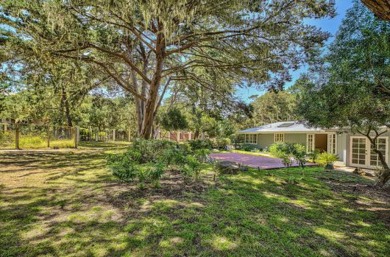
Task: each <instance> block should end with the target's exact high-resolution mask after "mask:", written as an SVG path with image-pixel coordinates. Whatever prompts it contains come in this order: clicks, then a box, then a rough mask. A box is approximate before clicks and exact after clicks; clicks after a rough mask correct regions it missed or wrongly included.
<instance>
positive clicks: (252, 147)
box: [236, 143, 261, 152]
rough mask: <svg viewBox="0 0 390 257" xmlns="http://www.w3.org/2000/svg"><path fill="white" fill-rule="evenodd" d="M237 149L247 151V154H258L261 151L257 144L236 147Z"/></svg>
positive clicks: (243, 144) (244, 144)
mask: <svg viewBox="0 0 390 257" xmlns="http://www.w3.org/2000/svg"><path fill="white" fill-rule="evenodd" d="M236 147H237V149H240V150H243V151H246V152H256V151H261V148H260V147H259V145H257V144H249V143H242V144H237V145H236Z"/></svg>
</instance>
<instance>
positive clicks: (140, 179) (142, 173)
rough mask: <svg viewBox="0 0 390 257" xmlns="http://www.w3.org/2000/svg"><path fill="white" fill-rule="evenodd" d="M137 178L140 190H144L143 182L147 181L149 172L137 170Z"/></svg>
mask: <svg viewBox="0 0 390 257" xmlns="http://www.w3.org/2000/svg"><path fill="white" fill-rule="evenodd" d="M136 175H137V178H138V186H139V188H140V189H144V188H145V182H146V180H147V179H148V175H149V172H148V171H147V170H145V169H142V168H141V169H138V170H137V173H136Z"/></svg>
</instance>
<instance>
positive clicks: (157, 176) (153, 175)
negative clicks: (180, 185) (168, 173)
mask: <svg viewBox="0 0 390 257" xmlns="http://www.w3.org/2000/svg"><path fill="white" fill-rule="evenodd" d="M164 168H165V164H164V163H162V162H158V163H156V165H155V166H154V167H153V168H150V169H149V170H148V173H147V177H148V178H150V179H151V181H152V183H153V185H154V186H155V187H160V180H161V177H162V175H163V174H164Z"/></svg>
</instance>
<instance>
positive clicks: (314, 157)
mask: <svg viewBox="0 0 390 257" xmlns="http://www.w3.org/2000/svg"><path fill="white" fill-rule="evenodd" d="M320 153H321V152H320V150H318V149H316V150H314V151H313V152H311V153H309V154H308V157H309V158H310V159H311V161H312V162H314V163H315V162H316V161H317V158H318V156H319V155H320Z"/></svg>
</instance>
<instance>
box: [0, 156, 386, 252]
mask: <svg viewBox="0 0 390 257" xmlns="http://www.w3.org/2000/svg"><path fill="white" fill-rule="evenodd" d="M68 157H69V158H68ZM37 162H39V161H37ZM58 163H60V165H65V166H61V168H62V169H63V168H64V167H66V171H64V172H63V174H60V176H58V174H57V175H53V173H52V170H56V169H59V170H60V169H61V168H58V166H56V165H57V164H58ZM36 164H37V163H34V165H36ZM44 165H45V169H47V170H48V172H47V174H46V176H44V177H42V179H43V180H44V181H45V183H41V184H39V183H37V184H34V185H28V186H21V185H18V186H14V187H11V186H9V185H6V184H3V185H2V186H1V187H0V190H1V191H0V193H1V200H2V201H1V204H0V220H1V224H0V243H1V246H2V247H0V256H3V255H4V256H36V255H45V254H47V255H53V256H66V255H78V256H126V255H128V256H161V255H166V256H198V255H204V256H270V255H272V256H327V255H328V256H385V254H386V250H387V249H386V246H387V245H388V243H389V239H388V238H387V237H386V235H387V234H388V233H389V232H390V229H389V228H388V227H386V226H385V224H383V223H384V222H385V221H383V220H381V219H380V218H378V216H377V215H375V213H374V212H370V211H369V210H366V209H359V208H356V205H354V202H352V201H351V199H352V198H351V197H353V196H354V195H353V194H351V193H350V192H345V191H338V190H332V188H331V187H330V186H329V185H327V184H325V183H324V182H323V181H320V180H318V179H317V178H316V174H317V173H315V172H307V174H305V175H304V176H303V178H302V179H301V177H302V175H301V172H300V171H299V170H294V169H292V170H289V171H288V172H284V171H272V172H267V171H260V172H258V171H253V170H250V171H249V172H247V173H240V174H238V175H226V176H222V177H220V178H219V179H218V181H217V183H216V184H215V185H213V184H210V183H202V182H199V183H192V182H191V183H189V182H186V181H184V180H183V177H182V176H181V175H180V174H174V173H172V174H170V176H167V177H165V178H164V179H163V181H162V185H161V188H156V189H154V188H148V189H146V190H140V189H139V188H138V187H137V185H136V184H134V183H130V184H128V183H120V182H118V181H115V180H114V179H113V178H112V177H111V176H110V174H109V172H108V170H105V169H101V166H102V165H104V158H103V155H99V154H97V155H93V154H91V155H88V154H87V155H81V156H78V157H77V156H73V155H71V156H50V159H49V160H46V161H44ZM24 167H28V165H27V166H24ZM21 169H23V167H21ZM56 172H58V171H56ZM38 175H42V174H31V176H27V177H25V178H30V177H34V176H38ZM291 177H296V178H297V179H292V178H291ZM207 179H208V180H210V179H211V178H210V177H207ZM363 182H364V181H363ZM363 182H362V183H363ZM354 183H355V182H354ZM367 199H369V200H366V198H361V196H360V195H355V200H354V201H357V202H359V201H363V200H365V201H368V202H369V201H370V198H367ZM372 201H375V199H373V200H372ZM376 204H377V205H376V207H378V208H379V206H381V207H382V208H387V207H388V205H386V204H381V203H380V202H378V203H376Z"/></svg>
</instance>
